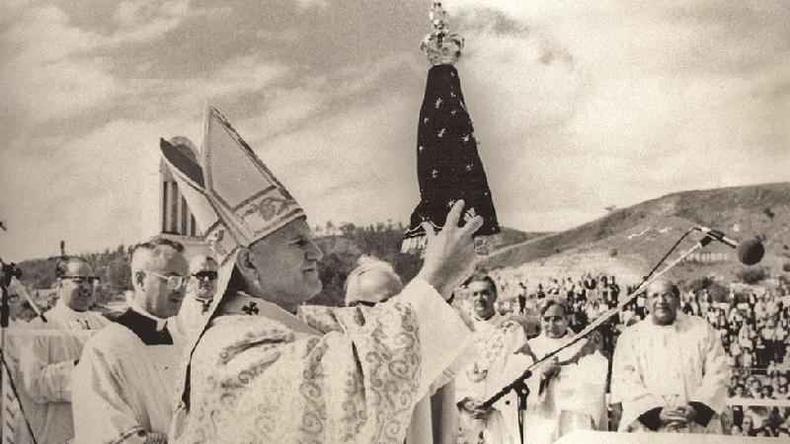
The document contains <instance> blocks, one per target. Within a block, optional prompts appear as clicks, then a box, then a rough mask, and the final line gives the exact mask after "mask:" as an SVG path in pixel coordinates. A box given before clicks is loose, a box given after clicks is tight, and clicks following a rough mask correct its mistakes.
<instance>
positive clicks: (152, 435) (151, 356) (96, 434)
mask: <svg viewBox="0 0 790 444" xmlns="http://www.w3.org/2000/svg"><path fill="white" fill-rule="evenodd" d="M182 251H183V246H182V245H181V244H180V243H178V242H174V241H171V240H168V239H165V238H161V237H158V238H154V239H152V240H149V241H147V242H143V243H141V244H138V245H136V246H135V247H134V248H133V249H132V260H131V262H132V263H131V271H132V285H133V286H134V297H133V299H132V304H131V307H130V308H129V309H128V310H127V311H126V312H124V313H123V314H122V315H120V316H119V317H118V318H116V319H115V320H114V322H113V323H111V324H110V325H108V326H107V327H105V328H104V329H103V330H102V331H101V332H99V333H97V334H96V336H94V337H93V338H91V340H90V341H88V343H87V344H86V345H85V349H84V350H83V353H82V357H81V358H80V363H79V365H78V366H77V369H76V372H75V382H74V396H73V398H74V429H75V432H76V433H75V442H76V443H78V444H105V443H113V444H114V443H146V444H152V443H163V442H166V436H167V430H168V428H169V425H170V419H171V416H172V413H173V407H174V404H175V401H174V399H175V394H176V387H177V385H178V384H177V383H176V381H177V380H178V376H180V374H181V368H182V367H181V366H182V350H183V348H184V344H183V343H181V342H180V339H181V338H180V336H179V335H176V334H173V335H171V334H170V331H169V329H168V326H167V318H169V317H171V316H174V315H175V314H176V313H178V309H179V308H180V307H181V302H182V300H183V298H184V286H185V284H186V279H187V270H188V268H187V262H186V259H185V258H184V256H183V254H182Z"/></svg>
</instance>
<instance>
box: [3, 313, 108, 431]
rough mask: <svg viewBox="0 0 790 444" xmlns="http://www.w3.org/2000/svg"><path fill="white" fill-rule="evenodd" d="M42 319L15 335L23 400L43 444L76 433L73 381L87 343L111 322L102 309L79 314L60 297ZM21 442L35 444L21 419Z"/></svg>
mask: <svg viewBox="0 0 790 444" xmlns="http://www.w3.org/2000/svg"><path fill="white" fill-rule="evenodd" d="M44 317H45V318H46V319H47V322H44V321H43V320H41V318H35V319H33V320H32V321H30V322H29V323H28V324H27V325H26V328H25V329H24V330H22V331H20V332H18V333H17V334H14V335H13V336H14V339H13V342H14V345H15V349H16V350H17V351H18V356H19V369H18V375H19V376H18V377H17V388H18V391H19V398H20V399H19V400H20V403H21V405H22V407H23V409H24V412H25V415H26V417H27V419H28V421H29V423H30V428H31V429H32V432H33V435H34V436H35V441H36V442H38V443H39V444H48V443H62V442H65V441H67V440H69V439H71V438H72V437H73V436H74V426H73V419H72V412H71V381H72V372H73V371H74V367H75V366H76V361H77V360H78V359H79V358H80V353H81V352H82V347H83V345H84V344H85V342H86V341H87V340H88V339H89V338H90V336H91V335H92V334H93V332H95V331H96V330H99V329H101V328H102V327H104V326H106V325H107V324H109V323H110V321H109V319H107V318H105V317H104V316H102V315H101V314H100V313H96V312H92V311H84V312H78V311H74V310H72V309H70V308H69V307H67V306H66V304H64V303H62V302H61V301H58V302H57V303H56V304H55V306H54V307H53V308H52V309H51V310H49V311H47V312H45V313H44ZM14 430H15V432H16V433H15V440H14V442H15V443H16V444H22V443H28V442H33V439H32V438H31V437H30V433H29V432H28V430H27V426H26V424H25V423H24V418H22V417H21V416H20V417H19V418H18V421H17V423H16V426H15V428H14Z"/></svg>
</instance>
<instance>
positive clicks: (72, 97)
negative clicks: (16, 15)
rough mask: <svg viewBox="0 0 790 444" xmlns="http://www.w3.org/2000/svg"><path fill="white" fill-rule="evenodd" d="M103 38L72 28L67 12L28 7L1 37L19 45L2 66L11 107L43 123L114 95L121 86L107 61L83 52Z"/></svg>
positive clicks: (8, 43) (8, 44) (7, 44)
mask: <svg viewBox="0 0 790 444" xmlns="http://www.w3.org/2000/svg"><path fill="white" fill-rule="evenodd" d="M100 40H101V37H100V36H99V35H97V34H95V33H91V32H86V31H82V30H80V29H78V28H75V27H73V26H70V25H69V23H68V17H67V16H66V14H64V13H63V11H61V10H59V9H57V8H55V7H52V6H49V7H39V8H32V9H29V10H27V11H25V12H24V13H23V14H22V16H21V18H20V20H19V21H17V22H15V23H14V24H13V25H12V26H11V27H10V28H9V29H7V30H6V31H5V32H4V33H3V35H2V44H3V46H4V47H5V48H16V49H17V51H16V54H15V55H14V56H11V57H9V58H8V59H7V61H6V62H5V63H4V64H3V65H2V67H0V79H1V80H0V83H2V84H3V85H7V87H6V88H3V91H4V93H3V94H4V95H5V94H8V96H7V97H4V101H5V102H6V103H9V104H10V106H8V108H7V109H8V110H13V111H14V113H21V114H22V115H23V116H24V118H25V119H26V120H28V121H30V122H33V123H39V122H44V121H47V120H50V119H53V118H57V117H62V116H66V115H70V114H73V113H77V112H80V111H83V110H85V109H89V108H90V107H93V106H96V105H98V104H100V103H102V102H105V101H106V100H108V99H110V98H112V97H113V96H114V94H115V93H116V92H117V91H118V89H117V88H118V86H117V83H116V81H115V79H114V78H113V77H112V76H111V75H110V74H109V73H108V72H107V67H106V63H105V62H104V61H103V60H101V59H98V58H94V57H90V56H87V55H85V53H86V51H88V50H90V49H91V48H93V47H95V45H96V44H97V42H98V41H100ZM9 53H10V51H9Z"/></svg>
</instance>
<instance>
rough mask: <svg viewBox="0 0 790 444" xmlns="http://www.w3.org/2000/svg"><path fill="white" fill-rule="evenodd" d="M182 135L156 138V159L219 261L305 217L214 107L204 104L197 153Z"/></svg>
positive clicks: (221, 262) (282, 187) (222, 262)
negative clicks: (158, 144)
mask: <svg viewBox="0 0 790 444" xmlns="http://www.w3.org/2000/svg"><path fill="white" fill-rule="evenodd" d="M182 140H183V139H182V138H176V139H173V140H172V141H170V142H168V141H166V140H162V141H161V150H162V158H163V159H164V161H165V164H166V165H167V167H168V168H169V169H170V171H171V172H172V174H173V177H174V178H175V180H176V182H177V183H178V186H179V190H180V191H181V193H182V195H183V196H184V199H186V202H187V205H188V206H189V209H190V210H191V211H192V214H193V215H194V216H195V221H196V222H197V225H198V226H199V227H200V229H201V231H202V232H203V233H204V240H205V241H207V242H208V243H210V244H211V246H212V247H213V249H214V251H215V253H216V254H217V259H218V260H219V262H220V264H224V263H225V262H227V261H228V259H229V258H230V257H231V256H232V255H233V253H234V252H235V251H236V249H237V248H238V247H248V246H250V245H252V244H253V243H254V242H255V241H257V240H259V239H262V238H264V237H266V236H267V235H269V234H270V233H272V232H274V231H276V230H278V229H279V228H282V227H283V226H285V225H286V224H287V223H288V222H291V221H293V220H295V219H299V218H301V217H305V214H304V211H303V210H302V208H301V207H300V206H299V204H298V203H297V202H296V200H294V198H293V197H292V196H291V194H290V193H289V192H288V190H286V189H285V187H284V186H283V185H282V184H281V183H280V182H279V181H278V180H277V178H275V177H274V175H273V174H272V173H271V171H269V169H268V168H266V165H264V164H263V162H261V160H260V159H259V158H258V157H257V156H256V155H255V153H254V152H253V151H252V148H250V146H249V145H248V144H247V142H245V141H244V139H242V138H241V136H240V135H239V134H238V133H237V132H236V130H235V129H233V127H232V126H231V125H230V122H228V120H227V119H226V118H225V116H223V115H222V113H221V112H220V111H219V110H218V109H216V108H214V107H212V106H209V107H208V109H207V111H206V121H205V126H204V136H203V145H202V149H201V150H200V152H198V153H195V152H194V151H195V149H194V147H190V146H189V144H188V143H183V142H181V141H182ZM180 142H181V143H180ZM218 294H221V293H218Z"/></svg>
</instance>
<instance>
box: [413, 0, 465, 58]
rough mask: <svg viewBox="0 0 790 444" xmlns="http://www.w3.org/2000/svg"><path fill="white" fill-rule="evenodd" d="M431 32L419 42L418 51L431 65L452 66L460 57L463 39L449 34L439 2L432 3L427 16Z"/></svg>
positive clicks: (444, 14) (445, 13) (457, 35)
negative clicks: (422, 53)
mask: <svg viewBox="0 0 790 444" xmlns="http://www.w3.org/2000/svg"><path fill="white" fill-rule="evenodd" d="M429 17H430V18H431V26H433V31H431V33H430V34H428V35H426V36H425V38H423V39H422V42H420V50H421V51H422V52H424V53H425V55H426V56H428V61H430V62H431V64H432V65H452V64H455V62H456V61H458V58H459V57H461V50H462V49H463V48H464V38H463V37H461V36H460V35H459V34H457V33H454V32H450V28H449V27H448V26H447V12H445V10H444V8H442V2H441V1H434V2H433V5H432V6H431V12H430V14H429Z"/></svg>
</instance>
